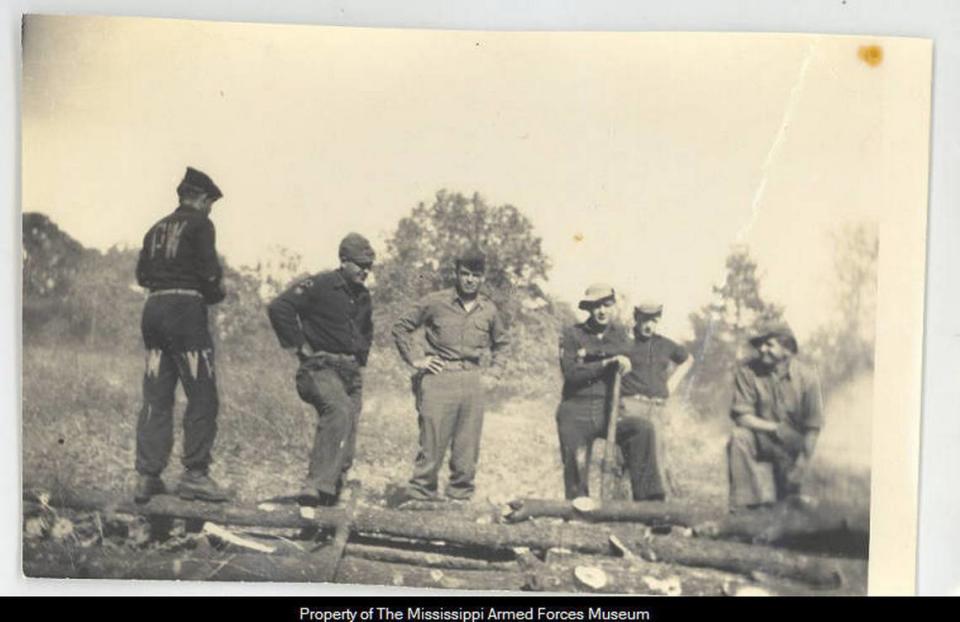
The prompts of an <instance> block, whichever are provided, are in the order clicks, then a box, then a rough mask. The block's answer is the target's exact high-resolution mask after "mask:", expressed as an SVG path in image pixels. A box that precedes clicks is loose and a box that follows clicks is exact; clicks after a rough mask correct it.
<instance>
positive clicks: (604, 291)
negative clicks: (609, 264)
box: [579, 283, 617, 311]
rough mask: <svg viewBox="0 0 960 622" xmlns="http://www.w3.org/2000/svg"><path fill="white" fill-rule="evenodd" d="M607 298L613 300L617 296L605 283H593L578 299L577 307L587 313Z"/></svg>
mask: <svg viewBox="0 0 960 622" xmlns="http://www.w3.org/2000/svg"><path fill="white" fill-rule="evenodd" d="M608 298H612V299H614V300H616V298H617V294H616V292H615V291H613V287H611V286H610V285H607V284H606V283H594V284H593V285H591V286H590V287H588V288H587V291H586V292H584V294H583V298H581V299H580V305H579V306H580V308H581V309H583V310H584V311H589V310H590V309H592V308H593V307H595V306H597V305H599V304H600V303H602V302H603V301H605V300H607V299H608Z"/></svg>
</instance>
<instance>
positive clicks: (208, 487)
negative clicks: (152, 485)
mask: <svg viewBox="0 0 960 622" xmlns="http://www.w3.org/2000/svg"><path fill="white" fill-rule="evenodd" d="M177 495H178V496H179V497H180V498H181V499H186V500H187V501H195V500H196V501H213V502H215V503H220V502H223V501H229V500H230V497H231V496H232V495H231V494H230V492H229V491H227V490H225V489H224V488H221V487H220V485H219V484H218V483H217V482H215V481H213V479H212V478H211V477H210V476H209V475H207V474H206V473H203V472H201V471H187V472H185V473H184V474H183V477H181V478H180V485H178V486H177Z"/></svg>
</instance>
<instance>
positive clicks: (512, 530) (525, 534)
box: [46, 490, 610, 553]
mask: <svg viewBox="0 0 960 622" xmlns="http://www.w3.org/2000/svg"><path fill="white" fill-rule="evenodd" d="M46 494H48V495H49V500H48V502H49V503H50V504H51V505H54V506H58V505H59V506H65V507H70V508H73V509H76V510H88V511H97V510H103V509H105V508H106V509H108V510H109V511H112V512H122V513H129V514H135V515H141V516H165V517H174V518H186V519H201V520H205V521H210V522H214V523H217V524H222V525H239V526H258V527H288V528H303V527H315V526H320V527H336V526H337V525H339V524H342V523H343V522H344V520H346V516H347V514H346V512H345V511H344V510H343V509H342V508H325V507H320V508H316V511H315V512H314V513H313V516H312V517H311V518H307V517H304V516H301V513H300V510H299V509H298V508H297V506H288V505H283V506H277V507H276V508H275V509H274V510H273V511H264V510H260V509H258V508H256V507H250V506H240V505H234V504H218V503H205V502H200V501H183V500H181V499H179V498H177V497H173V496H170V495H158V496H156V497H153V498H152V499H151V500H150V501H149V502H148V503H144V504H136V503H133V502H132V501H126V500H118V499H116V498H113V497H111V496H109V495H105V494H103V493H99V492H96V491H91V490H84V491H76V490H74V491H58V492H53V493H46ZM351 525H352V527H351V530H352V532H353V533H360V534H365V535H369V536H381V537H390V538H406V539H414V540H426V541H431V542H443V543H446V544H448V545H452V546H460V547H466V548H474V549H475V548H480V549H497V550H504V549H505V550H510V549H513V548H514V547H518V546H525V547H528V548H533V549H547V548H552V547H566V548H571V549H573V550H578V551H589V552H598V553H605V552H607V551H608V550H609V548H610V546H609V543H608V542H607V536H606V534H605V533H604V532H602V531H600V530H596V529H584V528H582V527H580V526H576V525H570V526H567V525H530V524H524V525H515V526H508V525H497V524H480V523H473V522H466V521H462V520H459V519H457V518H456V517H455V516H450V515H447V513H436V514H435V513H429V512H405V511H402V510H385V509H375V508H358V509H357V510H356V512H355V513H354V516H353V520H352V522H351Z"/></svg>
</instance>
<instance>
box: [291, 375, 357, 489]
mask: <svg viewBox="0 0 960 622" xmlns="http://www.w3.org/2000/svg"><path fill="white" fill-rule="evenodd" d="M297 392H298V393H299V394H300V398H301V399H302V400H303V401H305V402H307V403H309V404H311V405H312V406H313V407H314V408H315V409H316V411H317V428H316V432H315V434H314V440H313V450H312V451H311V452H310V465H309V467H308V469H307V478H306V481H305V483H304V488H308V489H312V490H317V491H319V492H322V493H324V494H326V495H330V496H332V497H335V496H336V495H337V492H338V488H339V486H338V485H339V482H340V476H341V474H342V473H343V470H344V464H345V461H346V459H347V456H348V443H349V441H350V439H349V436H350V429H351V427H352V423H351V422H352V421H353V418H354V413H353V410H354V402H353V401H351V399H350V397H349V396H348V395H347V392H346V388H345V387H344V385H343V380H342V379H341V378H340V375H339V374H338V373H337V372H336V370H334V369H332V368H330V367H325V366H324V367H317V366H316V365H315V364H311V361H307V363H305V364H304V365H301V366H300V369H299V371H297Z"/></svg>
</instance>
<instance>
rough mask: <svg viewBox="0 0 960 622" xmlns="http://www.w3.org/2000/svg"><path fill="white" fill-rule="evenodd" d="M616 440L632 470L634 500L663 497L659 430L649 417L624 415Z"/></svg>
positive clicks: (628, 467)
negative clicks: (659, 460)
mask: <svg viewBox="0 0 960 622" xmlns="http://www.w3.org/2000/svg"><path fill="white" fill-rule="evenodd" d="M617 443H618V444H619V445H620V447H621V449H622V450H623V459H624V462H626V465H627V471H628V472H629V473H630V488H631V490H632V491H633V500H634V501H644V500H650V501H662V500H663V499H664V498H665V496H666V495H665V492H664V489H663V478H662V474H661V471H660V468H659V466H658V452H657V449H658V442H657V431H656V427H655V426H654V424H653V422H651V421H650V420H649V419H647V418H646V417H633V416H629V417H624V418H623V419H622V420H621V421H620V425H618V426H617Z"/></svg>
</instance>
